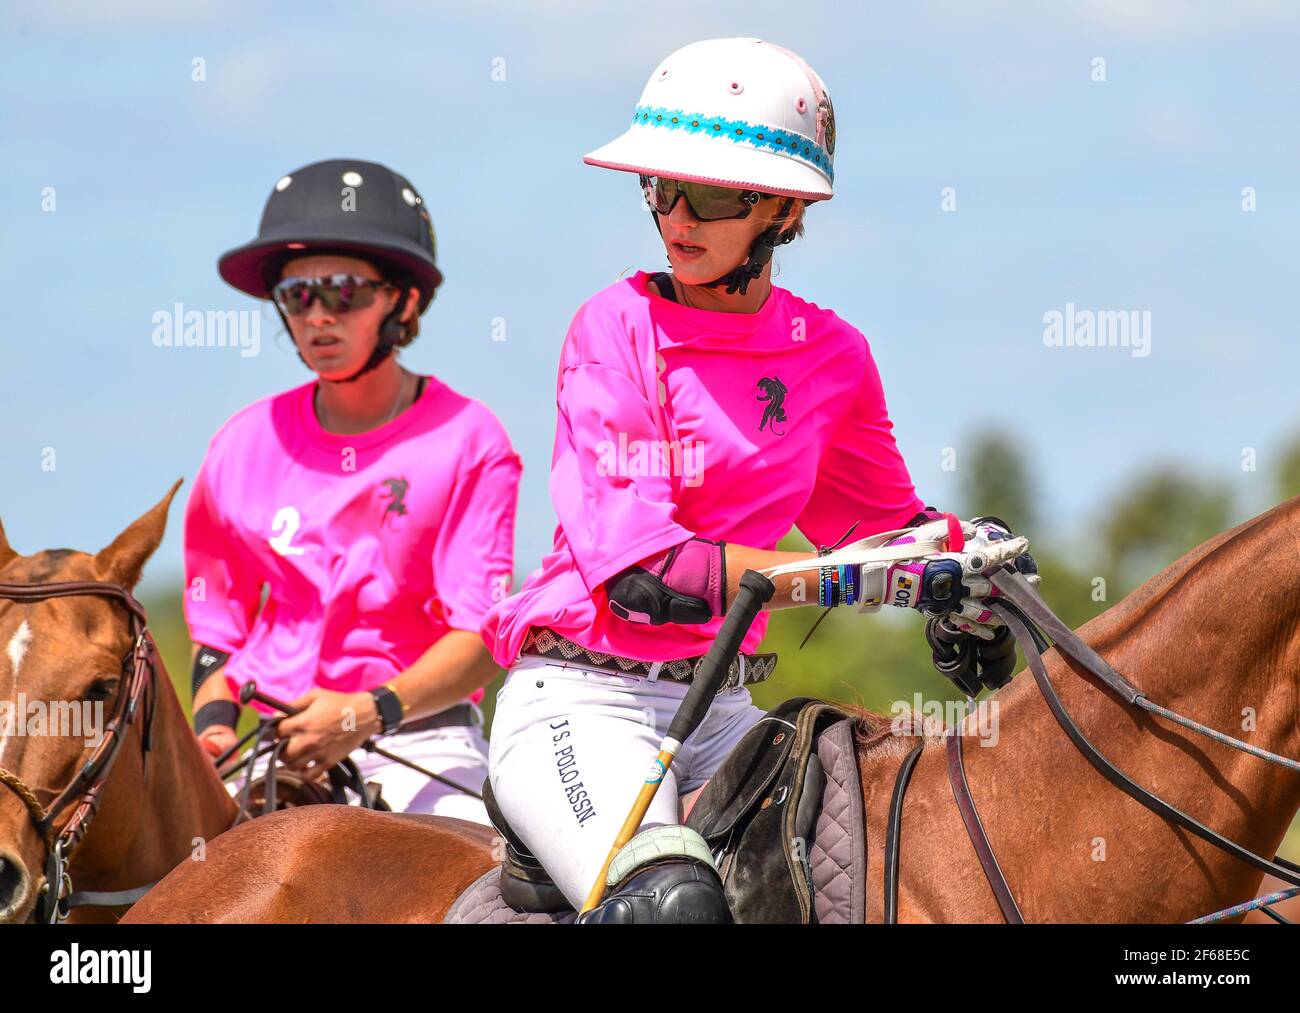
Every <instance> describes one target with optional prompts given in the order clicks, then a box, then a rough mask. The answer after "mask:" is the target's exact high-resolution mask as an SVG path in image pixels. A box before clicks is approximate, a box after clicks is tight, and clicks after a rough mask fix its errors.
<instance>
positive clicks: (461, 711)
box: [397, 703, 474, 734]
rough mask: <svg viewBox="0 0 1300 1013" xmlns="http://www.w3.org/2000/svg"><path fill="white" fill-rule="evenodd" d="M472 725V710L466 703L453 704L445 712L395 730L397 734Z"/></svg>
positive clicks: (416, 720)
mask: <svg viewBox="0 0 1300 1013" xmlns="http://www.w3.org/2000/svg"><path fill="white" fill-rule="evenodd" d="M472 724H474V708H473V707H471V706H470V705H469V704H467V703H458V704H453V705H452V706H450V707H448V708H447V709H446V710H445V711H438V713H437V714H430V715H429V716H428V717H423V718H416V719H415V720H414V721H407V722H406V723H405V724H403V725H401V726H400V727H399V728H398V729H397V733H398V734H401V733H405V732H427V731H428V730H429V729H430V728H459V727H461V726H462V725H472Z"/></svg>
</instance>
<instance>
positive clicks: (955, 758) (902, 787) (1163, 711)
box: [884, 569, 1300, 924]
mask: <svg viewBox="0 0 1300 1013" xmlns="http://www.w3.org/2000/svg"><path fill="white" fill-rule="evenodd" d="M989 581H990V583H991V584H992V585H993V587H994V589H995V590H996V591H997V593H998V597H997V598H996V599H994V600H992V601H990V602H989V606H990V607H991V608H992V609H993V611H994V612H996V613H997V614H998V616H999V617H1000V618H1001V619H1002V621H1003V622H1004V623H1006V625H1007V627H1008V629H1010V630H1011V633H1012V635H1013V636H1014V637H1015V638H1016V641H1017V642H1018V644H1019V646H1020V648H1021V650H1022V651H1024V653H1025V659H1026V661H1027V662H1028V665H1029V669H1030V671H1031V672H1032V673H1033V676H1034V681H1035V682H1036V683H1037V684H1038V688H1039V691H1040V692H1041V693H1042V694H1043V698H1044V699H1045V700H1046V701H1047V706H1048V708H1049V709H1050V710H1051V712H1052V716H1053V717H1054V718H1055V719H1056V721H1057V723H1058V724H1059V725H1060V726H1061V728H1062V729H1063V730H1064V731H1065V733H1066V735H1067V736H1069V738H1070V741H1071V742H1073V743H1074V745H1075V747H1076V748H1077V749H1078V750H1079V752H1080V753H1082V754H1083V755H1084V757H1085V758H1086V759H1087V760H1088V762H1089V763H1091V764H1092V766H1093V767H1094V768H1096V770H1097V771H1098V772H1099V773H1100V774H1101V775H1102V776H1103V777H1105V778H1106V780H1108V781H1109V782H1110V783H1111V784H1113V785H1115V787H1117V788H1119V789H1120V790H1121V791H1123V792H1124V793H1125V794H1127V795H1128V796H1129V797H1131V798H1133V799H1135V800H1137V801H1138V802H1140V803H1142V805H1144V806H1145V807H1146V808H1148V809H1150V810H1151V811H1152V812H1154V813H1156V814H1157V815H1158V816H1160V817H1161V818H1163V819H1165V820H1166V821H1168V822H1170V823H1175V824H1177V825H1178V826H1180V827H1182V828H1183V829H1185V830H1188V831H1190V832H1191V833H1193V834H1195V835H1196V836H1197V837H1199V838H1201V840H1203V841H1207V842H1208V843H1210V844H1212V845H1214V846H1215V847H1216V848H1218V849H1219V850H1220V851H1223V852H1226V853H1227V854H1229V855H1232V856H1233V857H1234V858H1236V859H1238V860H1240V861H1243V862H1245V863H1247V864H1248V865H1251V866H1253V867H1255V868H1257V869H1259V870H1261V871H1263V872H1266V873H1269V874H1270V875H1272V876H1276V877H1277V878H1278V879H1280V880H1282V881H1283V882H1286V883H1290V884H1291V888H1290V889H1287V890H1281V891H1278V892H1276V893H1271V894H1269V895H1267V896H1265V897H1259V898H1256V899H1255V900H1252V901H1248V902H1246V903H1244V904H1237V905H1234V906H1232V907H1229V908H1224V909H1223V910H1221V911H1216V912H1213V913H1212V914H1208V915H1204V916H1202V917H1200V918H1197V919H1194V920H1193V924H1204V923H1208V922H1212V921H1219V920H1222V919H1224V918H1231V917H1235V916H1237V915H1240V914H1244V913H1246V912H1247V911H1250V910H1253V909H1255V908H1260V909H1262V910H1263V911H1264V913H1265V914H1266V915H1268V916H1269V917H1271V918H1272V919H1274V920H1275V921H1278V922H1283V923H1287V922H1288V919H1286V918H1285V917H1284V916H1282V915H1280V914H1278V913H1277V912H1276V911H1273V910H1272V909H1271V907H1270V905H1271V904H1275V903H1277V902H1279V901H1282V900H1286V899H1288V898H1290V897H1294V896H1297V895H1300V865H1297V864H1296V863H1294V862H1290V861H1287V860H1286V859H1284V858H1282V857H1281V856H1275V857H1274V858H1273V859H1272V861H1270V860H1269V859H1267V858H1264V857H1262V856H1260V855H1257V854H1255V853H1254V852H1253V851H1250V850H1249V849H1248V848H1245V847H1243V846H1241V845H1240V844H1237V843H1236V842H1235V841H1232V840H1230V839H1229V838H1226V837H1224V836H1222V835H1221V834H1218V833H1216V832H1215V831H1214V830H1211V829H1210V828H1209V827H1207V826H1205V824H1203V823H1201V822H1200V821H1199V820H1197V819H1195V818H1194V817H1192V816H1189V815H1188V814H1187V813H1185V812H1183V811H1182V810H1181V809H1178V808H1177V807H1175V806H1173V805H1170V804H1169V803H1168V802H1166V801H1164V800H1163V799H1162V798H1160V797H1159V796H1157V795H1155V794H1153V793H1152V792H1150V791H1147V789H1145V788H1143V787H1142V786H1141V785H1139V784H1137V783H1136V782H1134V781H1133V780H1132V779H1130V778H1129V777H1128V775H1126V774H1125V773H1124V772H1123V771H1121V770H1119V769H1118V768H1117V767H1115V766H1114V765H1113V764H1112V763H1111V762H1110V761H1109V760H1107V759H1106V758H1105V757H1104V756H1102V755H1101V753H1100V752H1098V750H1097V748H1096V747H1095V746H1093V744H1092V743H1091V742H1090V741H1089V740H1088V739H1087V737H1086V736H1085V735H1084V734H1083V732H1082V731H1080V729H1079V727H1078V725H1076V724H1075V723H1074V720H1073V719H1072V718H1071V717H1070V715H1069V713H1068V712H1067V711H1066V709H1065V706H1064V705H1063V704H1062V702H1061V699H1060V697H1059V696H1058V695H1057V693H1056V690H1055V688H1054V687H1053V686H1052V683H1051V680H1050V679H1049V678H1048V676H1047V669H1046V666H1044V664H1043V658H1042V655H1043V652H1044V651H1046V650H1048V649H1049V648H1050V647H1051V646H1055V647H1056V650H1057V651H1058V652H1059V653H1060V654H1062V655H1063V656H1064V657H1066V658H1068V659H1070V660H1071V661H1073V662H1074V663H1075V664H1076V665H1078V666H1079V667H1081V668H1082V669H1084V670H1085V671H1086V672H1088V673H1089V674H1090V675H1092V676H1094V677H1095V678H1097V679H1099V680H1100V681H1101V682H1102V683H1104V684H1105V685H1106V686H1108V687H1109V688H1110V689H1112V690H1114V691H1115V692H1116V693H1118V694H1119V695H1120V697H1121V698H1122V699H1123V700H1124V702H1125V703H1127V704H1128V705H1129V706H1131V707H1134V708H1137V709H1139V710H1145V711H1148V712H1150V713H1152V714H1157V715H1159V716H1161V717H1163V718H1166V719H1167V720H1170V721H1173V722H1175V723H1176V724H1179V725H1182V726H1183V727H1184V728H1188V729H1190V730H1191V731H1195V732H1198V733H1200V734H1202V735H1205V736H1207V737H1209V738H1211V739H1213V740H1214V741H1216V742H1219V743H1222V744H1223V745H1227V746H1231V747H1232V748H1234V749H1239V750H1241V751H1242V752H1245V753H1249V754H1250V755H1252V756H1256V757H1258V758H1260V759H1262V760H1266V761H1268V762H1270V763H1275V764H1278V765H1279V766H1283V767H1286V768H1288V769H1290V770H1295V771H1300V761H1298V760H1293V759H1291V758H1289V757H1285V756H1279V755H1278V754H1276V753H1271V752H1269V751H1268V750H1266V749H1261V748H1259V747H1258V746H1252V745H1250V744H1249V743H1246V742H1242V741H1241V740H1240V739H1235V738H1233V737H1232V736H1230V735H1226V734H1224V733H1223V732H1220V731H1216V730H1215V729H1213V728H1209V727H1207V726H1205V725H1202V724H1200V723H1199V722H1197V721H1193V720H1192V719H1191V718H1188V717H1184V716H1183V715H1181V714H1178V713H1176V712H1174V711H1171V710H1169V709H1167V708H1165V707H1161V706H1160V705H1158V704H1156V703H1153V702H1152V701H1150V700H1148V699H1147V697H1146V694H1144V693H1143V692H1142V691H1141V690H1140V689H1138V688H1137V687H1136V686H1134V685H1133V684H1132V683H1130V682H1129V681H1128V680H1126V679H1125V678H1124V677H1123V676H1122V675H1120V674H1119V673H1118V672H1117V671H1115V669H1114V668H1112V667H1111V666H1110V664H1109V663H1107V662H1106V660H1105V659H1104V658H1102V657H1101V656H1100V655H1099V654H1097V652H1096V651H1094V650H1093V649H1092V648H1091V647H1089V646H1088V645H1087V644H1086V643H1084V641H1083V640H1082V639H1081V638H1080V637H1079V636H1078V635H1077V634H1076V633H1075V632H1074V631H1073V630H1071V629H1070V628H1069V627H1068V626H1066V625H1065V623H1063V622H1062V621H1061V620H1060V619H1059V618H1058V617H1057V616H1056V615H1055V614H1054V613H1053V612H1052V611H1051V609H1049V608H1048V607H1047V604H1046V603H1045V602H1044V601H1043V600H1042V598H1041V597H1039V595H1038V593H1037V592H1036V591H1035V590H1034V588H1033V587H1032V585H1030V584H1029V583H1028V581H1026V580H1025V578H1024V576H1022V575H1021V574H1019V573H1016V572H1014V571H1013V570H1010V569H1001V570H998V571H996V572H995V573H993V574H990V575H989ZM1048 636H1050V638H1051V642H1050V643H1049V641H1048ZM923 741H924V740H923ZM923 741H922V743H920V744H918V745H917V746H916V747H914V748H913V749H912V751H911V752H909V753H908V755H907V758H906V759H905V760H904V761H903V764H902V766H901V767H900V768H899V772H898V776H897V779H896V781H895V784H894V793H893V796H892V798H891V800H890V809H889V821H888V826H887V831H886V842H885V890H884V893H885V922H886V923H887V924H892V923H894V922H895V921H897V915H898V858H899V840H900V830H901V822H902V806H903V799H904V797H905V796H906V794H907V786H908V783H909V782H910V779H911V775H912V769H913V768H914V767H915V765H916V760H917V759H918V758H919V756H920V753H921V750H922V746H923ZM945 747H946V752H947V766H948V781H949V784H950V785H951V787H952V792H953V798H954V799H955V800H956V803H957V809H958V811H959V812H960V814H961V818H962V823H963V824H964V825H965V827H966V833H967V835H968V836H969V837H970V841H971V845H972V846H973V847H974V849H975V854H976V855H977V856H978V858H979V861H980V867H981V868H982V869H983V870H984V876H985V878H986V879H987V880H988V883H989V887H990V888H991V889H992V891H993V895H994V897H995V898H996V899H997V902H998V907H999V909H1000V910H1001V912H1002V917H1003V919H1004V920H1005V921H1007V922H1009V923H1012V924H1022V923H1023V922H1024V920H1025V919H1024V915H1023V914H1022V913H1021V911H1020V908H1019V906H1018V905H1017V904H1016V900H1015V896H1014V895H1013V893H1012V891H1011V887H1010V885H1009V884H1008V883H1007V879H1006V876H1005V875H1004V874H1003V872H1002V869H1001V867H1000V866H999V865H998V861H997V857H996V856H995V855H994V854H993V848H992V846H991V845H990V844H989V839H988V834H987V833H986V832H985V830H984V825H983V823H982V822H981V820H980V817H979V812H978V810H977V809H976V807H975V801H974V799H973V797H972V796H971V792H970V786H969V785H968V784H967V783H966V771H965V767H964V765H963V762H962V735H961V727H960V723H959V724H958V726H957V727H955V728H953V729H951V730H950V731H949V732H948V734H947V735H946V736H945Z"/></svg>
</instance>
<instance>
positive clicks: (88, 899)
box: [0, 581, 158, 924]
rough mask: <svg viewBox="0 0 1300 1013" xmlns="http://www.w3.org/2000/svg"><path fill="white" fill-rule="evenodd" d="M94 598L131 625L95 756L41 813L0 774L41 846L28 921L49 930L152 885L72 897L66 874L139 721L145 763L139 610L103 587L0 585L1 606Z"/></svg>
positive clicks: (123, 594) (24, 788)
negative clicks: (40, 876) (81, 910)
mask: <svg viewBox="0 0 1300 1013" xmlns="http://www.w3.org/2000/svg"><path fill="white" fill-rule="evenodd" d="M73 595H95V596H98V597H101V598H108V599H110V600H112V601H116V602H118V603H119V604H121V605H122V606H123V607H124V608H125V609H126V611H127V615H128V616H129V617H130V621H131V649H130V650H129V651H128V652H127V653H126V656H125V657H124V658H123V659H122V673H123V675H124V677H125V679H124V682H123V684H122V685H121V686H120V688H119V692H118V694H117V702H116V703H115V705H114V707H113V713H112V717H110V718H109V720H108V724H107V726H106V727H105V729H104V735H103V737H102V738H101V739H100V741H99V743H98V745H96V746H95V748H94V751H93V752H92V753H91V754H90V756H89V757H88V758H87V759H86V760H85V761H84V762H83V763H82V764H81V767H80V769H79V770H78V771H77V774H76V775H75V776H74V777H73V779H72V782H71V783H70V784H69V785H68V786H67V787H66V788H64V789H63V790H62V791H61V792H59V793H58V795H56V796H55V798H54V801H53V802H51V803H50V804H49V806H48V807H44V806H42V805H41V803H40V801H39V800H38V799H37V797H36V792H35V791H34V790H33V789H32V788H31V787H29V786H28V785H27V784H25V783H24V782H23V780H22V779H21V778H20V777H18V775H17V774H15V773H13V772H12V771H9V770H6V769H4V768H3V767H0V784H3V785H4V786H5V787H6V788H8V789H9V790H10V791H11V792H12V793H13V794H14V795H15V796H17V798H18V799H19V800H20V801H21V802H22V803H23V805H24V806H25V807H26V809H27V813H28V815H29V816H30V817H31V821H32V825H33V826H34V827H35V828H36V832H37V833H38V834H39V835H40V837H41V840H42V842H43V843H44V845H45V883H44V884H43V885H42V887H41V894H40V897H39V898H38V900H37V902H36V910H35V912H34V914H33V919H34V920H35V921H38V922H44V923H47V924H55V923H57V922H61V921H64V920H66V919H67V917H68V914H69V912H70V911H71V910H72V909H73V908H76V907H121V906H127V905H130V904H134V903H135V902H136V901H137V900H139V899H140V898H141V897H143V896H144V895H145V893H146V892H148V890H149V889H150V888H151V887H152V886H153V885H154V884H153V883H148V884H146V885H144V886H140V887H136V888H134V889H131V890H118V891H112V892H92V891H86V892H81V893H75V892H73V889H72V876H71V875H70V873H69V871H68V867H69V865H70V864H71V862H72V855H73V852H75V851H76V849H77V846H78V845H80V844H81V842H82V840H83V839H84V838H85V836H86V831H87V830H89V829H90V823H91V820H93V819H94V817H95V814H96V813H97V812H98V810H99V803H100V798H101V796H102V794H103V790H104V785H105V783H106V782H107V781H108V776H109V774H110V773H111V772H112V770H113V765H114V764H115V763H116V762H117V758H118V757H119V756H120V755H121V753H122V744H123V742H124V741H125V740H126V733H127V731H128V730H129V729H130V728H131V726H132V725H133V724H135V723H137V721H139V726H140V740H141V746H142V758H141V763H143V762H144V760H145V759H147V757H148V754H149V749H150V746H151V742H150V738H151V735H152V731H153V716H154V701H155V700H156V690H157V679H158V648H157V646H156V645H155V644H154V642H153V636H152V635H151V634H150V633H149V629H148V627H147V625H146V617H145V611H144V607H143V606H142V605H141V604H140V603H139V602H138V601H137V600H136V599H135V597H134V596H133V595H132V594H131V592H130V591H128V590H126V588H124V587H122V586H120V585H118V584H110V583H107V582H103V581H68V582H65V583H50V584H0V599H8V600H10V601H14V602H22V603H28V604H30V603H34V602H39V601H45V600H47V599H50V598H66V597H70V596H73ZM74 805H75V808H74V809H73V812H72V816H71V817H70V818H69V819H68V821H67V823H65V824H64V825H63V829H62V830H59V831H58V832H56V831H55V829H54V822H55V820H56V819H58V817H59V815H60V814H61V813H62V812H64V811H65V810H66V809H68V808H69V807H70V806H74Z"/></svg>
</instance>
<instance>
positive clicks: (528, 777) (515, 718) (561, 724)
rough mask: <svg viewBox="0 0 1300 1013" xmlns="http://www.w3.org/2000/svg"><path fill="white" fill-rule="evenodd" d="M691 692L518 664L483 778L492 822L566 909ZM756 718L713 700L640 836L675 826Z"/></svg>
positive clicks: (729, 698)
mask: <svg viewBox="0 0 1300 1013" xmlns="http://www.w3.org/2000/svg"><path fill="white" fill-rule="evenodd" d="M688 689H689V686H688V685H686V684H684V683H680V682H674V681H672V680H670V679H659V680H657V681H655V682H651V681H649V680H648V679H645V678H635V677H632V676H621V675H612V674H609V673H607V672H601V671H598V670H595V669H590V668H586V667H582V666H579V665H575V664H574V663H572V662H569V663H565V662H559V661H550V660H548V659H544V658H531V657H525V658H523V659H521V660H520V661H519V662H518V663H517V664H516V665H515V666H514V667H513V668H511V670H510V674H509V676H508V677H507V679H506V684H505V686H504V687H503V688H502V689H501V691H500V692H499V693H498V694H497V709H496V715H495V716H494V718H493V719H492V743H491V747H490V753H489V756H490V762H489V771H490V776H491V781H492V792H493V794H494V795H495V796H496V799H497V803H498V804H499V805H500V806H501V811H502V812H503V813H504V814H505V817H506V819H507V820H508V821H509V823H510V826H511V829H513V830H514V831H515V833H517V834H518V835H519V836H520V838H522V840H523V842H524V843H525V844H526V845H527V846H528V849H529V850H530V851H531V852H532V853H533V855H534V856H536V858H537V859H538V860H539V861H540V862H541V863H542V865H543V866H544V867H545V868H546V871H547V872H549V873H550V874H551V878H552V879H554V880H555V883H556V885H557V886H558V887H559V888H560V890H561V891H563V893H564V895H565V897H567V898H568V900H569V901H570V903H572V904H573V905H574V906H575V907H579V906H581V904H582V902H583V901H584V900H585V899H586V897H587V893H588V891H589V890H590V889H591V885H592V883H593V881H594V880H595V878H596V876H597V875H598V874H599V872H600V868H601V866H602V865H603V864H604V861H605V856H606V855H607V854H608V853H609V847H610V845H611V844H612V843H613V842H614V837H615V835H616V834H617V833H618V830H619V828H620V827H621V826H622V824H623V821H624V820H625V819H626V818H627V814H628V811H629V810H630V809H631V807H632V802H633V801H634V799H635V798H636V796H637V793H638V792H639V791H640V790H641V785H642V784H643V783H644V782H645V779H646V775H647V774H648V773H649V771H650V764H651V761H652V760H653V759H654V757H655V755H656V754H657V753H658V751H659V745H660V743H661V742H662V740H663V737H664V735H666V734H667V732H668V725H669V724H670V723H671V722H672V719H673V716H674V715H675V714H676V713H677V706H678V704H680V703H681V700H682V697H684V696H685V695H686V691H687V690H688ZM762 716H763V711H761V710H759V709H758V708H757V707H755V706H754V703H753V701H752V700H751V699H750V695H749V690H748V689H747V688H745V687H743V686H741V687H738V688H735V689H731V690H724V691H723V692H722V693H720V694H718V696H717V697H715V698H714V701H713V703H712V705H711V706H710V708H709V711H708V714H707V715H706V716H705V718H704V720H703V721H702V722H701V723H700V727H699V728H697V729H696V730H695V733H694V734H693V735H691V736H690V738H688V739H687V740H686V742H685V743H684V744H683V745H682V748H681V750H680V751H679V752H678V754H677V757H676V758H675V759H674V760H673V765H672V767H671V768H670V769H669V771H668V775H667V777H665V778H664V780H663V783H662V784H661V785H660V786H659V792H658V794H656V795H655V799H654V802H653V803H652V804H651V806H650V810H649V812H648V813H647V814H646V817H645V819H644V820H643V821H642V824H641V825H642V826H643V827H651V826H659V825H663V824H674V823H679V822H680V821H681V816H680V807H679V805H678V798H679V796H681V795H685V794H688V793H690V792H692V791H694V790H695V789H696V788H699V787H701V786H702V785H703V784H704V783H705V782H706V781H707V780H708V779H709V778H710V777H712V776H713V772H714V771H715V770H717V768H718V766H719V765H720V764H721V763H722V761H723V759H724V758H725V757H726V756H727V754H728V753H729V752H731V750H732V748H734V746H735V745H736V743H737V742H738V741H739V740H740V738H741V736H743V735H744V734H745V732H746V731H748V730H749V728H750V727H751V726H752V725H753V724H754V722H756V721H757V720H758V719H759V718H761V717H762Z"/></svg>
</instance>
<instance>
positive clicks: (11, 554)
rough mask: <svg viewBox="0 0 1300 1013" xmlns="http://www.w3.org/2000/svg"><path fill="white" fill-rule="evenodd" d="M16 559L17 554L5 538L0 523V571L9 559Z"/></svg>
mask: <svg viewBox="0 0 1300 1013" xmlns="http://www.w3.org/2000/svg"><path fill="white" fill-rule="evenodd" d="M17 558H18V553H17V552H16V551H15V550H14V549H13V548H12V547H11V546H10V545H9V539H8V538H6V537H5V526H4V524H2V523H0V570H2V569H4V567H5V565H6V564H7V563H8V562H9V561H10V560H11V559H17Z"/></svg>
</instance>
